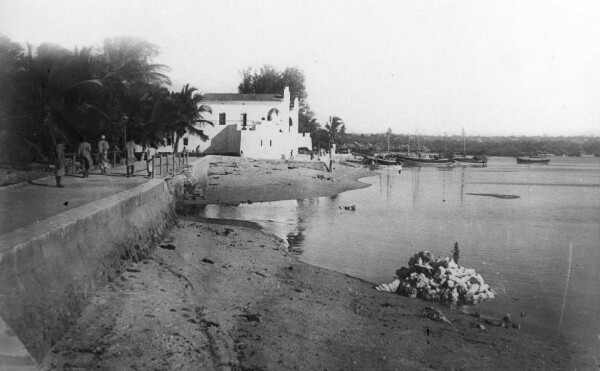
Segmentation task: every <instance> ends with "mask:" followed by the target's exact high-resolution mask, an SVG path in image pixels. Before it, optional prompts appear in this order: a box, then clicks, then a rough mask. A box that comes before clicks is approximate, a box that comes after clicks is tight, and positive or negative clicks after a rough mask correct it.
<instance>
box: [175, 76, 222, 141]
mask: <svg viewBox="0 0 600 371" xmlns="http://www.w3.org/2000/svg"><path fill="white" fill-rule="evenodd" d="M197 91H198V89H196V88H194V87H191V88H190V85H189V84H186V85H184V86H183V88H182V89H181V91H180V92H177V93H172V94H171V99H172V102H173V108H174V110H173V113H172V117H173V121H172V122H171V123H170V124H169V125H168V130H169V132H170V133H172V134H173V136H174V140H173V151H174V152H178V148H179V139H180V138H181V137H183V136H184V135H185V134H186V133H189V134H192V135H197V136H199V137H200V139H202V140H203V141H207V140H208V136H207V135H206V134H204V130H203V129H202V127H203V126H204V125H207V124H208V125H211V126H214V123H213V122H212V121H209V120H206V119H205V118H204V117H203V116H202V114H203V113H206V112H208V113H212V110H211V108H210V106H208V105H206V104H202V99H203V98H202V95H201V94H199V93H197Z"/></svg>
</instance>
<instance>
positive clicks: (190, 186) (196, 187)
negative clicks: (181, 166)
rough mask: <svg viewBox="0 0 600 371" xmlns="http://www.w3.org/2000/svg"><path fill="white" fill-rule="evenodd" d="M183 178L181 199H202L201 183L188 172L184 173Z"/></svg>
mask: <svg viewBox="0 0 600 371" xmlns="http://www.w3.org/2000/svg"><path fill="white" fill-rule="evenodd" d="M184 175H185V180H184V182H183V199H184V200H197V199H199V198H200V199H204V191H203V190H202V186H201V184H200V183H199V182H198V180H196V179H195V178H194V177H193V176H192V175H191V174H189V173H188V172H185V173H184Z"/></svg>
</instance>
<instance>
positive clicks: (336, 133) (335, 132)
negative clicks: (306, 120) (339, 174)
mask: <svg viewBox="0 0 600 371" xmlns="http://www.w3.org/2000/svg"><path fill="white" fill-rule="evenodd" d="M325 130H326V131H327V133H328V134H329V145H330V147H329V150H330V151H331V145H332V144H335V145H336V146H337V144H338V143H339V140H340V136H341V135H343V134H344V133H345V132H346V125H345V124H344V121H343V120H342V119H341V118H339V117H337V116H329V121H328V122H327V123H326V124H325Z"/></svg>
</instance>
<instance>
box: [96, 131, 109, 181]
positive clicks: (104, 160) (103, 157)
mask: <svg viewBox="0 0 600 371" xmlns="http://www.w3.org/2000/svg"><path fill="white" fill-rule="evenodd" d="M108 147H109V146H108V142H107V141H106V137H105V136H104V135H103V136H102V137H101V139H100V141H99V142H98V153H99V157H100V158H99V160H100V172H101V173H102V174H106V169H108V167H109V166H110V165H109V163H108Z"/></svg>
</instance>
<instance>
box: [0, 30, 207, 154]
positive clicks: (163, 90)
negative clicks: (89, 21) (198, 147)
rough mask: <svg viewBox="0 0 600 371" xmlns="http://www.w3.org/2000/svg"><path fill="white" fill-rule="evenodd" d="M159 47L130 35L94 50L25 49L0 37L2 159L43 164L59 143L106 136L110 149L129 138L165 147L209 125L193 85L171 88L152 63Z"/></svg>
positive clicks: (49, 46)
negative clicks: (35, 161)
mask: <svg viewBox="0 0 600 371" xmlns="http://www.w3.org/2000/svg"><path fill="white" fill-rule="evenodd" d="M157 55H158V47H157V46H156V45H154V44H152V43H149V42H147V41H144V40H139V39H135V38H131V37H123V38H114V39H106V40H105V41H104V43H103V45H102V47H100V48H92V47H86V48H81V49H75V50H68V49H65V48H63V47H61V46H59V45H55V44H49V43H45V44H42V45H40V46H38V47H37V48H34V47H32V46H30V45H27V47H26V48H24V47H22V46H21V45H20V44H18V43H15V42H12V41H11V40H10V39H8V38H7V37H4V36H0V86H1V87H2V89H0V145H2V149H3V151H2V152H0V162H2V163H10V164H13V165H14V164H26V163H28V162H30V161H32V160H39V161H48V160H51V159H52V158H53V156H54V148H55V146H56V144H57V142H58V141H65V142H66V143H67V150H69V149H70V150H74V148H76V146H77V144H78V143H79V141H81V140H83V139H86V140H88V141H89V142H91V143H92V144H94V145H95V143H96V142H97V140H98V139H99V137H100V135H105V136H106V137H107V138H108V140H109V142H110V143H111V145H112V146H113V148H117V147H120V148H123V144H124V142H125V140H131V139H133V140H134V141H135V142H136V143H137V144H139V145H141V146H142V147H144V148H145V147H149V146H153V147H156V146H159V145H164V144H165V139H166V138H172V139H173V140H174V141H173V143H174V149H175V150H176V151H177V143H178V141H177V139H178V138H179V137H181V136H182V135H184V134H185V133H191V134H196V135H199V136H200V137H201V138H203V139H204V140H206V139H208V138H207V137H206V135H204V133H203V131H202V129H201V127H202V125H203V124H211V123H210V122H208V121H206V120H204V118H203V117H202V114H203V113H204V112H210V107H208V106H205V105H202V103H201V101H202V97H201V95H200V94H199V93H198V92H197V89H196V88H194V87H190V86H189V84H186V85H185V86H183V87H182V89H181V91H178V92H172V91H170V90H169V89H168V86H169V85H170V84H171V81H170V79H169V77H168V76H167V75H166V74H165V73H166V71H167V70H168V68H167V67H166V66H164V65H159V64H154V63H153V62H152V60H153V58H154V57H156V56H157Z"/></svg>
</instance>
